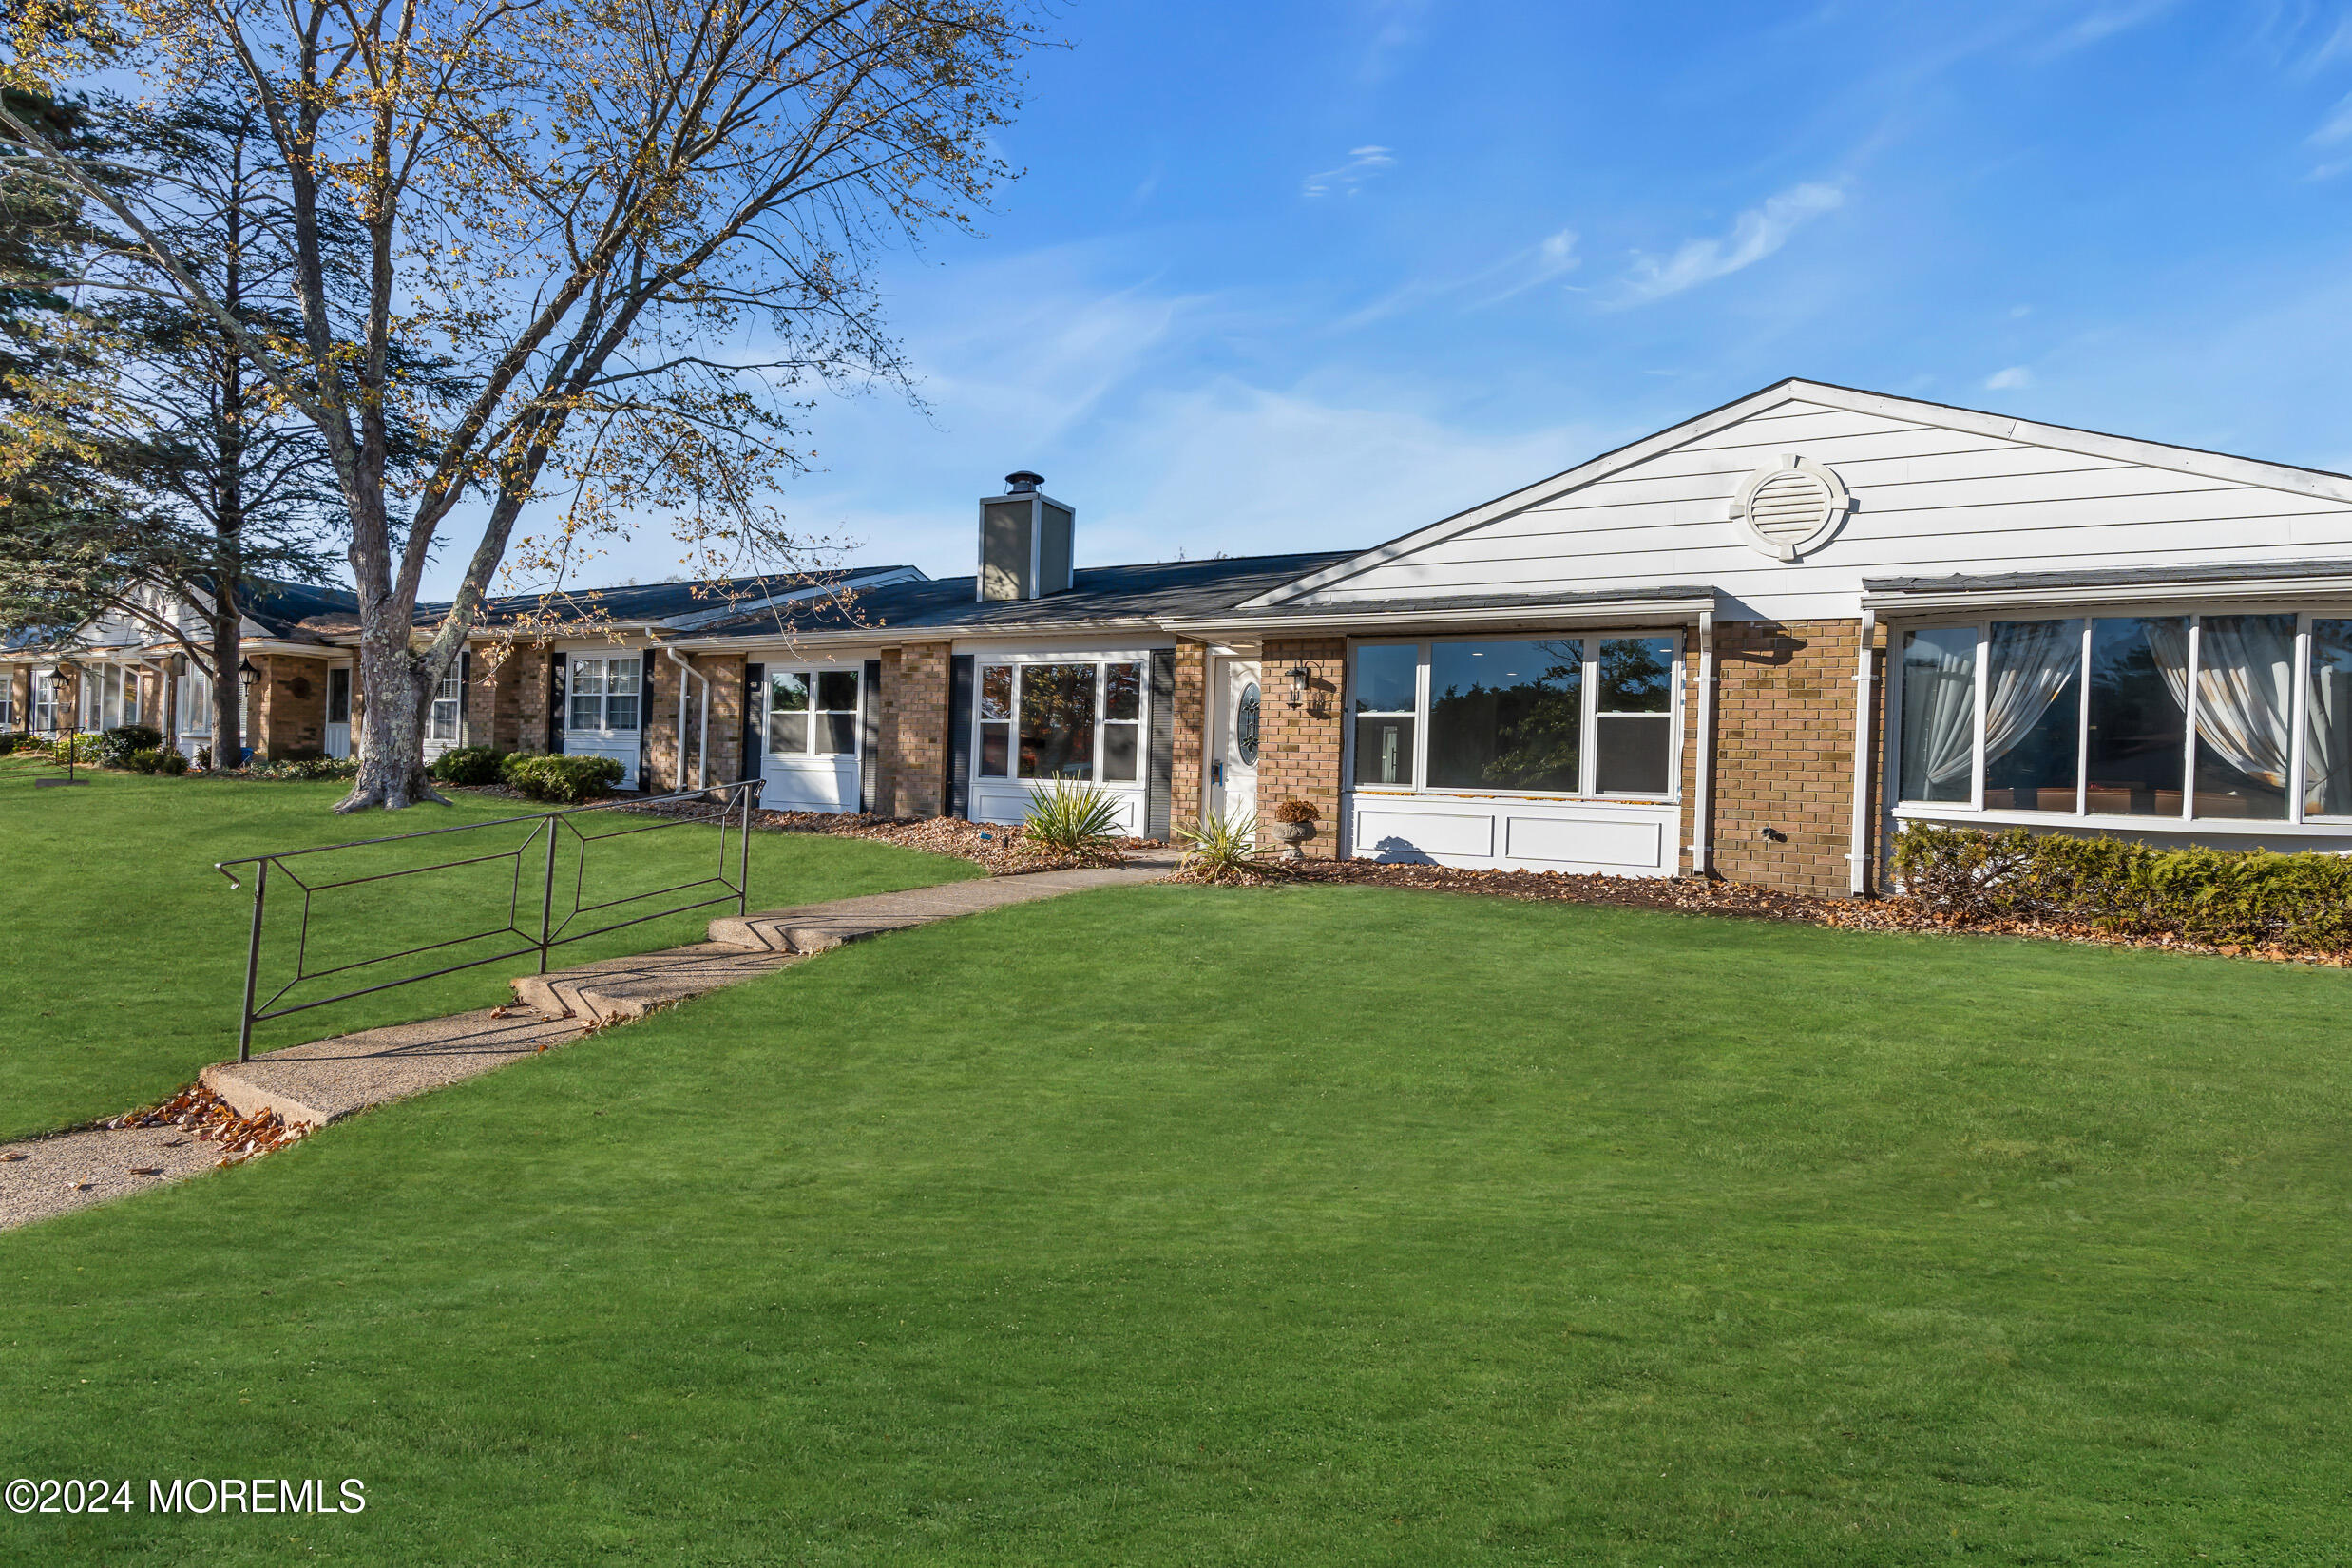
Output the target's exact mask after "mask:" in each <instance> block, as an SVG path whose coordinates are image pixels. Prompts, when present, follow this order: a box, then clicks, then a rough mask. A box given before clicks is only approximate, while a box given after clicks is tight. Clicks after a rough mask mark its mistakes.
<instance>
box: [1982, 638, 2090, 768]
mask: <svg viewBox="0 0 2352 1568" xmlns="http://www.w3.org/2000/svg"><path fill="white" fill-rule="evenodd" d="M1992 660H1993V664H1992V670H1991V673H1990V679H1989V683H1988V684H1987V686H1986V689H1985V694H1984V760H1985V762H1986V763H1987V764H1988V765H1990V764H1992V763H1994V762H1997V761H1998V760H1999V759H2000V758H2002V757H2004V756H2006V755H2009V753H2010V752H2011V751H2012V750H2013V749H2015V747H2016V746H2017V742H2018V741H2020V740H2023V739H2024V738H2025V737H2026V736H2029V735H2031V734H2033V733H2034V726H2035V725H2036V724H2038V723H2040V722H2041V716H2042V715H2043V714H2045V713H2047V712H2049V710H2050V704H2051V703H2053V702H2056V700H2057V699H2058V694H2059V693H2060V692H2062V691H2064V690H2066V687H2067V683H2068V682H2070V681H2072V680H2073V679H2075V675H2076V674H2077V673H2079V672H2080V670H2081V668H2082V622H2081V621H1999V622H1997V623H1996V624H1995V625H1994V627H1993V645H1992Z"/></svg>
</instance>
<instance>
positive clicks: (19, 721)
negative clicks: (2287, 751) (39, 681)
mask: <svg viewBox="0 0 2352 1568" xmlns="http://www.w3.org/2000/svg"><path fill="white" fill-rule="evenodd" d="M9 728H10V729H11V730H29V729H31V728H32V671H30V670H29V669H25V668H22V667H19V668H16V669H11V670H10V671H9Z"/></svg>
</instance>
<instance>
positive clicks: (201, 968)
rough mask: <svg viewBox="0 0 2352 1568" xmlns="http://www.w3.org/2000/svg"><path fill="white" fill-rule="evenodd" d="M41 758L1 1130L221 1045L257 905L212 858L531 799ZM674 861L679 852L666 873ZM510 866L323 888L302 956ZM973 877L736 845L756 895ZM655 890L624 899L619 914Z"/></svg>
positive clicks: (354, 1018) (4, 833)
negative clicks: (391, 801)
mask: <svg viewBox="0 0 2352 1568" xmlns="http://www.w3.org/2000/svg"><path fill="white" fill-rule="evenodd" d="M53 775H54V770H51V769H49V768H48V767H47V766H46V764H45V763H44V762H40V761H35V760H32V759H29V758H23V757H11V758H0V865H5V866H6V867H7V871H8V886H7V910H8V916H7V922H6V927H5V931H6V934H5V939H0V1138H11V1137H19V1136H22V1135H24V1134H26V1133H29V1132H41V1131H46V1130H48V1129H49V1128H52V1127H57V1126H61V1125H66V1124H69V1123H72V1122H77V1121H83V1120H86V1119H90V1118H92V1117H99V1116H111V1115H113V1114H114V1113H116V1112H118V1111H124V1110H128V1109H130V1108H131V1107H133V1106H134V1105H139V1104H143V1103H146V1102H148V1101H152V1100H157V1099H159V1098H161V1097H162V1096H163V1095H166V1094H169V1093H170V1092H171V1091H173V1090H174V1089H177V1088H178V1087H180V1086H181V1085H182V1084H183V1083H186V1082H188V1081H189V1080H192V1079H194V1078H195V1076H196V1072H197V1069H198V1068H200V1067H201V1066H203V1065H204V1064H205V1063H206V1062H208V1061H220V1060H221V1059H222V1058H224V1057H228V1056H234V1055H235V1054H236V1052H237V1011H238V1002H239V994H240V992H241V990H242V988H243V985H244V977H245V946H246V938H247V934H248V931H249V929H250V925H251V921H252V911H253V905H252V897H251V893H250V891H239V890H238V889H234V888H232V887H230V886H229V884H228V883H227V882H225V881H223V880H222V879H221V878H220V875H219V874H217V873H216V872H215V871H214V870H213V869H212V865H213V862H214V861H217V860H223V859H227V858H229V857H232V856H237V855H246V854H253V853H256V852H258V851H265V850H267V851H280V850H288V849H296V848H299V847H302V846H305V845H315V844H334V843H340V842H344V841H348V840H351V839H354V838H361V837H373V836H377V835H381V834H388V833H399V832H414V831H416V830H419V829H425V828H438V827H445V826H449V825H451V824H455V823H461V822H488V821H493V820H496V819H499V818H505V817H512V816H515V815H517V814H518V813H525V812H527V811H529V810H530V808H528V807H527V806H526V805H524V804H522V803H520V802H516V801H509V800H493V799H488V798H485V797H483V796H480V795H465V794H461V795H459V796H457V797H456V801H457V803H456V804H455V805H452V806H449V807H436V806H427V807H420V808H417V809H416V810H413V811H410V812H405V813H396V814H387V813H368V814H365V815H362V816H358V817H338V816H335V815H333V814H331V813H329V811H328V809H327V808H328V807H329V806H331V805H332V804H333V803H334V802H335V801H336V800H337V799H340V798H341V796H342V795H343V794H344V793H345V786H342V785H336V784H253V783H239V782H229V781H223V780H218V779H201V778H178V779H174V778H140V777H137V776H135V775H131V774H106V773H99V774H88V775H87V776H88V777H89V778H90V780H91V782H90V783H89V784H88V785H87V786H86V787H77V788H74V789H36V788H34V786H33V783H32V780H33V779H34V778H37V777H43V776H53ZM587 820H588V821H589V822H590V824H591V827H592V829H595V830H605V829H609V828H613V827H628V826H634V825H637V824H638V823H640V822H641V821H642V820H643V819H641V818H618V817H613V816H608V815H605V814H604V813H599V814H598V815H597V816H596V817H593V818H590V819H587ZM525 831H526V830H524V829H521V828H515V829H488V830H485V831H484V832H479V833H462V834H455V835H450V836H447V837H442V838H438V839H430V840H427V841H425V842H424V843H423V844H421V845H419V844H410V845H396V846H387V847H384V848H382V849H380V850H375V851H360V852H350V853H343V854H337V855H334V856H324V857H311V858H310V859H308V860H306V861H305V862H304V863H303V864H304V868H305V870H304V874H305V877H306V880H311V881H315V882H316V881H326V880H334V879H338V878H342V877H348V876H351V875H354V874H356V873H360V872H364V871H371V870H389V869H391V868H392V866H394V865H397V864H405V865H417V864H422V863H424V862H425V861H426V860H428V859H456V858H461V857H464V856H467V855H470V854H479V853H482V852H483V851H485V850H490V849H499V850H504V849H510V848H512V847H513V846H514V845H516V844H518V843H520V842H521V840H522V837H523V834H524V832H525ZM590 855H591V858H590V860H589V862H588V882H587V884H586V885H587V887H588V888H589V889H590V891H591V893H592V895H598V896H602V897H611V896H616V895H618V894H623V893H628V892H636V891H642V890H645V889H653V888H659V887H663V886H667V885H670V884H671V883H673V882H676V881H682V880H686V879H687V877H688V876H696V877H698V876H702V875H704V874H706V873H707V872H709V871H711V870H716V867H717V833H716V832H715V831H714V830H711V829H706V828H701V827H693V826H688V827H680V828H672V829H664V830H662V831H661V832H653V833H639V834H632V835H630V836H628V837H626V838H623V839H619V840H615V841H613V842H611V843H609V844H604V845H600V846H598V847H596V848H595V849H594V850H592V851H590ZM680 867H690V868H691V870H688V871H685V872H680V871H679V868H680ZM314 870H315V871H316V872H317V873H322V874H311V873H312V872H313V871H314ZM513 870H514V867H513V863H512V862H511V861H506V862H501V863H493V864H486V865H480V866H475V867H470V868H466V869H464V870H459V871H453V872H445V873H440V874H438V875H436V876H432V877H426V878H411V879H404V880H400V881H392V882H383V883H375V884H371V885H366V886H361V887H354V888H351V889H343V890H341V891H338V892H334V893H323V894H320V895H319V896H318V898H317V900H316V919H315V920H314V932H313V939H312V940H313V947H312V951H311V958H312V965H313V967H314V968H316V967H323V966H326V965H327V964H331V963H334V962H337V961H340V960H348V959H353V958H357V957H359V956H362V955H372V954H373V953H381V952H389V951H395V950H398V949H400V948H403V947H415V946H420V945H422V944H423V943H426V942H431V941H437V940H441V939H443V938H445V937H447V936H449V935H453V934H459V933H462V932H464V931H468V930H481V929H487V928H489V927H497V926H503V925H504V924H505V922H506V919H507V912H508V906H509V904H510V903H511V896H512V893H513V887H514V877H513ZM529 870H530V872H531V874H532V875H534V876H536V877H537V878H538V879H539V880H538V882H537V883H536V884H532V885H531V888H530V896H529V900H528V908H527V909H526V911H525V913H526V919H525V922H524V924H525V926H526V928H527V929H529V930H531V931H533V932H534V933H535V932H536V931H537V929H538V925H537V922H538V916H539V899H540V893H539V888H540V887H541V886H544V883H545V859H544V856H542V857H539V858H535V859H533V860H532V862H531V865H530V868H529ZM979 874H980V871H979V868H977V867H975V866H972V865H970V864H968V863H966V862H965V861H961V860H952V859H948V858H946V857H943V856H938V855H927V854H918V853H914V852H910V851H904V850H898V849H894V848H892V847H890V846H888V845H879V844H870V843H866V842H862V841H857V840H851V839H836V838H821V837H814V836H801V835H795V836H792V837H785V836H782V835H778V834H774V833H761V834H757V835H755V837H754V839H753V841H752V883H751V888H752V897H753V899H754V900H755V902H754V904H753V908H760V907H762V906H763V905H765V906H766V907H769V908H774V907H775V906H777V905H781V904H790V903H800V902H804V901H807V900H811V899H822V898H839V897H846V896H849V895H851V894H854V893H869V892H885V891H889V890H891V889H899V888H911V887H919V886H922V885H924V884H926V883H932V882H949V881H956V880H960V879H962V878H965V877H968V876H977V875H979ZM250 885H251V879H250V877H249V876H248V878H247V886H248V888H250ZM718 890H719V889H716V888H713V889H706V893H711V892H717V891H718ZM286 892H287V889H285V888H284V887H283V885H282V884H281V885H280V887H279V888H278V889H276V890H274V891H273V893H272V898H271V905H270V909H269V912H270V914H271V917H272V918H271V924H270V929H269V931H268V933H267V934H268V938H269V943H268V947H267V948H266V950H267V952H268V953H269V955H270V964H269V965H268V966H265V970H264V979H265V982H267V983H269V984H270V985H271V986H272V988H274V986H275V984H276V983H277V982H279V981H282V980H284V979H286V978H288V977H289V976H290V974H291V970H290V969H288V968H287V967H286V960H287V958H288V956H289V955H291V954H292V953H293V952H294V950H295V949H294V942H293V939H294V937H295V935H296V931H295V923H296V916H297V914H298V913H299V908H300V905H299V901H298V900H297V899H296V898H292V897H287V896H283V895H284V894H285V893H286ZM696 896H704V895H703V894H698V895H696ZM591 901H593V899H592V900H591ZM663 907H666V906H664V905H663V904H661V903H660V902H651V903H645V904H640V905H637V906H634V907H632V908H628V909H626V910H621V911H616V917H618V916H620V915H625V914H633V913H640V912H642V911H643V910H644V909H646V908H663ZM724 912H728V911H726V910H724V909H718V908H713V909H707V910H704V911H702V912H701V913H700V914H696V915H682V916H678V917H674V918H670V919H666V920H662V921H659V922H649V923H647V924H645V925H642V926H638V927H632V928H630V929H627V930H623V931H615V932H613V933H611V934H609V935H607V936H603V937H599V938H594V939H591V940H590V941H588V942H584V943H581V944H578V945H575V946H572V947H564V948H559V949H557V953H556V962H558V963H559V964H562V963H574V962H578V961H580V960H581V959H583V958H590V957H603V956H608V955H611V954H615V953H625V952H636V951H642V950H646V949H649V948H653V947H663V946H667V945H670V944H674V943H679V942H690V941H695V940H698V939H699V937H700V935H701V933H702V930H703V927H705V926H706V925H708V923H709V920H710V917H711V916H712V915H713V914H718V913H724ZM596 923H597V924H603V923H605V922H604V921H601V920H600V921H598V922H596ZM514 946H516V943H515V941H514V939H512V938H507V939H506V940H505V941H504V942H503V943H501V944H500V945H499V946H497V947H491V946H489V945H488V944H487V943H481V944H476V945H474V946H473V947H468V948H460V949H453V950H452V952H451V955H450V956H449V957H447V958H440V959H415V960H410V961H407V962H408V963H409V964H411V965H413V966H414V967H413V968H411V969H410V970H409V972H419V971H421V970H422V969H425V968H430V967H437V966H440V965H441V964H443V963H448V962H452V961H453V960H454V958H456V957H465V956H478V955H482V954H487V953H489V952H496V951H501V950H505V949H507V948H511V947H514ZM533 966H534V961H532V960H523V961H518V962H514V963H507V964H501V965H497V966H488V967H484V968H480V969H474V970H471V971H468V972H467V973H464V974H458V975H451V976H448V977H445V978H443V979H441V980H438V981H433V982H430V983H428V984H426V985H417V986H411V987H404V988H402V989H399V990H393V991H387V992H382V993H379V994H377V995H375V996H373V997H370V998H367V999H364V1000H362V1001H358V1002H353V1003H346V1004H338V1005H336V1006H334V1007H331V1008H320V1009H316V1010H315V1011H311V1012H306V1013H299V1014H296V1015H294V1016H291V1017H288V1018H284V1019H280V1020H278V1021H277V1022H275V1023H267V1024H264V1025H263V1026H262V1027H261V1028H260V1029H259V1030H258V1032H257V1034H256V1037H255V1047H256V1049H259V1050H267V1049H270V1048H272V1047H274V1046H278V1045H289V1044H293V1043H296V1042H300V1041H305V1040H316V1039H318V1038H320V1037H322V1036H325V1035H330V1034H334V1033H335V1032H336V1031H337V1030H339V1029H350V1028H362V1027H366V1026H369V1025H373V1024H377V1023H398V1022H402V1021H405V1020H408V1019H414V1018H430V1017H432V1016H434V1015H436V1014H439V1013H448V1012H459V1011H463V1010H464V1009H466V1008H468V1007H480V1006H486V1005H488V1004H492V1003H496V1002H502V1001H505V1000H506V999H507V984H506V983H507V978H508V977H509V976H510V975H514V974H522V973H526V972H528V971H529V970H530V969H531V968H532V967H533ZM389 978H392V971H391V970H390V969H389V968H383V969H373V970H365V971H355V972H354V974H353V975H352V976H351V977H349V982H348V983H347V984H346V983H338V982H335V981H328V980H321V981H318V982H314V983H312V985H311V988H309V989H307V990H302V991H297V992H295V993H292V994H290V995H289V997H288V998H287V1000H289V1001H301V1000H308V999H311V998H316V997H323V996H332V995H334V994H335V993H336V992H337V991H339V990H345V989H352V988H355V986H356V985H366V984H372V983H373V982H374V981H376V980H379V979H389Z"/></svg>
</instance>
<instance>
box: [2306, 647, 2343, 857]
mask: <svg viewBox="0 0 2352 1568" xmlns="http://www.w3.org/2000/svg"><path fill="white" fill-rule="evenodd" d="M2308 717H2309V719H2310V735H2309V736H2308V737H2307V738H2306V739H2305V740H2304V754H2303V772H2304V786H2303V794H2304V811H2306V812H2315V813H2320V814H2322V815H2326V816H2340V815H2342V814H2344V813H2346V812H2352V787H2347V786H2352V621H2313V622H2311V698H2310V703H2309V706H2308Z"/></svg>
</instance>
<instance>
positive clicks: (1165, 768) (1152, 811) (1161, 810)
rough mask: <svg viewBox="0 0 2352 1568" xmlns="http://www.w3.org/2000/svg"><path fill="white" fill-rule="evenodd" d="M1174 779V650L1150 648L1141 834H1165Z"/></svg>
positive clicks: (1152, 836)
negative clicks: (1148, 754)
mask: <svg viewBox="0 0 2352 1568" xmlns="http://www.w3.org/2000/svg"><path fill="white" fill-rule="evenodd" d="M1175 782H1176V650H1175V649H1174V648H1155V649H1153V650H1152V770H1151V773H1150V774H1149V782H1148V783H1147V784H1146V785H1145V786H1144V792H1143V836H1144V837H1146V838H1157V839H1161V840H1165V839H1166V838H1167V836H1168V810H1169V804H1168V803H1169V799H1170V796H1171V794H1172V793H1173V786H1174V785H1175Z"/></svg>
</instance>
